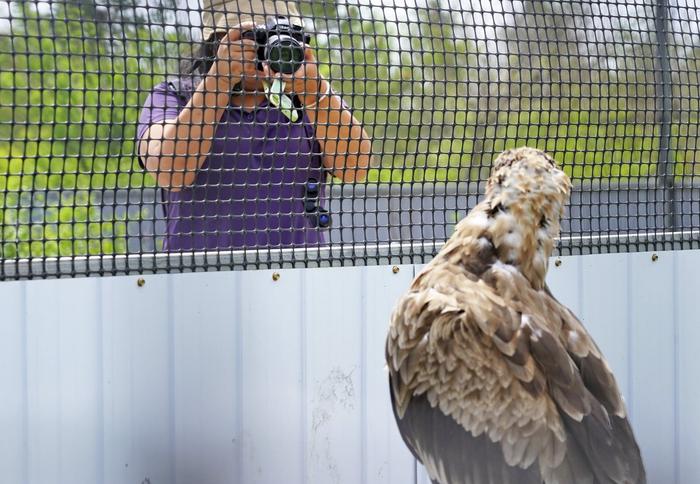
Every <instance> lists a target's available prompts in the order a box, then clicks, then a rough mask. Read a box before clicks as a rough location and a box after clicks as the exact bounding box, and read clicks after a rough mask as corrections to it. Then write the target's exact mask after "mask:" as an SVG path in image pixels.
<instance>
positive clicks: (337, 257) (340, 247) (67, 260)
mask: <svg viewBox="0 0 700 484" xmlns="http://www.w3.org/2000/svg"><path fill="white" fill-rule="evenodd" d="M444 243H445V241H444V240H441V241H413V242H403V243H398V242H397V243H367V244H337V245H328V246H322V247H314V248H295V249H260V250H231V251H201V252H183V253H149V254H132V255H104V256H81V257H53V258H45V259H19V260H9V261H0V280H1V279H12V280H17V279H37V278H58V277H84V276H109V275H122V274H154V273H167V272H206V271H217V270H221V269H224V270H252V269H259V268H261V267H262V268H265V269H268V268H269V269H274V268H305V267H337V266H358V265H381V264H401V263H414V262H418V263H421V262H427V261H428V260H430V259H431V258H432V257H433V256H434V254H436V253H437V252H438V251H439V250H440V248H441V247H442V245H443V244H444ZM612 243H616V244H644V243H655V244H669V247H665V248H668V249H671V248H675V247H674V244H684V243H698V244H700V230H683V231H666V232H651V231H647V232H641V231H640V232H626V233H618V234H600V235H595V234H593V235H585V236H565V237H562V238H561V239H560V240H559V244H558V252H557V253H555V255H557V254H559V253H561V252H562V250H563V249H569V248H575V247H596V246H600V245H606V244H612ZM686 248H687V247H686Z"/></svg>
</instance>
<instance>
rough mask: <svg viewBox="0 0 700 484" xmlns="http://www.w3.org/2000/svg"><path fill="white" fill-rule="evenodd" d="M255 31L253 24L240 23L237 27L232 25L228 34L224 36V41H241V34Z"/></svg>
mask: <svg viewBox="0 0 700 484" xmlns="http://www.w3.org/2000/svg"><path fill="white" fill-rule="evenodd" d="M254 29H255V22H250V21H249V22H242V23H241V24H239V25H234V26H233V27H231V28H230V29H229V30H228V33H227V34H226V37H224V38H225V39H227V40H228V41H229V42H235V41H237V40H241V38H242V37H243V34H244V33H245V32H248V31H251V30H254Z"/></svg>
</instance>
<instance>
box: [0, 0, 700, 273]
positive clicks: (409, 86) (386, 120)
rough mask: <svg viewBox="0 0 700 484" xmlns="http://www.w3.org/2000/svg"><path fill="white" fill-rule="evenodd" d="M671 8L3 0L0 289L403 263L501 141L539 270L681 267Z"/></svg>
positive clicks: (689, 227) (689, 114)
mask: <svg viewBox="0 0 700 484" xmlns="http://www.w3.org/2000/svg"><path fill="white" fill-rule="evenodd" d="M691 5H694V4H692V3H691V2H687V3H686V2H685V1H681V0H677V1H668V0H656V1H652V0H648V1H636V2H629V1H621V0H620V1H616V0H610V1H575V2H572V1H498V0H491V1H481V0H393V1H392V0H390V1H384V2H373V1H371V0H348V1H331V0H328V1H309V2H302V3H299V4H295V3H292V2H284V1H282V2H280V1H278V2H272V1H269V0H268V1H263V0H240V1H235V0H234V1H226V0H49V1H22V2H0V65H1V67H2V72H0V279H15V278H21V277H53V276H73V275H85V274H107V273H117V272H132V271H133V272H144V271H182V270H209V269H219V268H261V267H278V266H284V265H301V266H304V265H307V266H317V265H341V264H368V263H383V262H388V261H403V262H411V261H422V260H425V259H426V258H429V257H431V256H432V255H434V254H435V252H436V251H437V250H438V249H439V247H440V245H441V242H442V241H444V240H445V238H446V237H448V236H449V235H450V234H451V231H452V227H453V225H454V224H455V223H456V221H458V220H459V219H460V218H461V217H463V216H464V215H465V214H466V213H467V212H468V210H469V209H470V208H471V207H473V206H474V205H475V204H476V202H477V200H478V199H479V197H480V195H481V194H482V193H483V188H484V182H485V181H486V179H487V178H488V175H489V170H490V164H491V162H492V160H493V159H494V158H495V157H496V156H497V154H498V153H499V152H501V151H503V150H505V149H508V148H512V147H517V146H521V145H530V146H534V147H537V148H540V149H543V150H546V151H547V152H549V153H550V154H551V155H552V156H554V158H556V159H557V160H558V161H559V163H560V164H561V165H562V166H563V168H564V169H565V171H566V172H567V173H568V174H569V175H570V176H571V177H572V179H573V181H574V192H573V194H572V199H571V204H570V207H569V210H568V214H567V218H566V220H565V221H564V223H563V232H562V236H561V241H560V244H559V248H558V250H559V253H562V254H581V253H596V252H619V251H642V250H664V249H685V248H697V247H698V246H699V245H700V242H698V241H699V240H700V239H699V235H700V162H698V161H697V160H698V150H700V146H698V126H699V124H698V117H699V116H700V114H699V112H698V105H699V93H698V91H699V89H700V76H699V75H698V74H699V72H700V64H699V62H700V61H698V60H697V57H698V55H699V54H700V27H698V21H697V20H698V13H699V11H700V8H699V7H695V6H691ZM275 16H283V17H284V18H274V17H275ZM251 17H253V19H252V21H253V23H252V24H250V25H248V24H246V25H244V27H243V28H238V27H236V26H235V24H237V23H238V22H240V21H244V22H245V21H248V20H250V19H251ZM241 38H243V39H244V40H243V41H241V40H240V39H241ZM227 43H228V44H227ZM226 45H228V48H227V47H226ZM295 49H297V50H295ZM299 55H301V57H299ZM295 56H296V57H295ZM227 57H228V59H229V61H226V58H227ZM302 58H303V59H304V60H302ZM299 61H300V62H299ZM294 62H299V64H294ZM299 65H301V67H299ZM272 67H274V68H276V69H277V71H280V72H275V70H273V69H272ZM298 67H299V68H298ZM297 68H298V69H297ZM285 70H287V71H289V72H293V73H292V74H291V75H286V76H284V77H283V80H282V81H280V82H274V79H276V78H277V77H279V76H281V75H282V74H283V73H284V71H285ZM139 155H141V156H139Z"/></svg>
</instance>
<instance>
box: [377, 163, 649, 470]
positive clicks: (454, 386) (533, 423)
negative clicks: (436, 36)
mask: <svg viewBox="0 0 700 484" xmlns="http://www.w3.org/2000/svg"><path fill="white" fill-rule="evenodd" d="M537 153H539V152H537ZM528 156H536V155H535V154H533V153H529V155H528ZM544 161H545V162H547V163H549V161H548V160H547V159H545V160H544ZM534 165H535V164H533V166H534ZM514 166H515V167H517V166H518V165H513V164H510V165H508V164H504V165H502V167H501V168H500V169H501V170H505V169H508V170H513V169H515V168H514ZM542 166H544V168H542V170H546V169H548V168H547V167H548V165H547V164H544V165H542ZM504 167H505V168H504ZM527 168H528V169H529V168H530V167H527ZM540 168H541V167H540V166H535V168H533V170H532V171H533V172H534V173H535V174H536V176H535V178H537V177H538V176H539V177H540V179H538V180H536V181H535V182H534V183H538V184H540V185H542V184H546V182H547V180H546V179H544V178H543V177H545V176H546V174H542V173H541V171H542V170H541V169H540ZM554 169H556V168H554ZM526 176H527V173H526V174H525V175H522V177H521V178H526ZM492 178H493V177H492ZM508 180H509V179H508V177H507V176H504V177H502V179H501V180H500V183H504V184H507V183H508ZM490 183H491V182H490ZM494 183H496V182H494ZM566 183H568V180H566ZM507 188H508V187H506V188H503V190H502V191H500V192H499V191H498V189H497V187H492V188H491V192H490V195H489V196H487V199H486V200H485V201H484V202H482V203H481V204H480V205H478V206H477V207H475V208H474V210H472V212H471V213H470V214H469V216H467V218H466V219H465V220H463V221H462V222H461V223H460V224H459V225H458V227H457V229H456V231H455V234H454V235H453V236H452V238H451V239H450V240H449V241H448V242H447V243H446V245H445V247H444V248H443V249H442V251H441V252H440V254H438V255H437V256H436V257H435V259H433V261H431V263H430V264H428V265H427V266H426V268H425V269H424V270H423V271H422V272H421V273H420V274H419V275H418V276H417V277H416V279H415V280H414V282H413V284H412V285H411V287H410V290H409V292H408V293H407V294H406V295H405V296H404V297H403V298H401V300H400V301H399V303H398V305H397V307H396V309H395V311H394V313H393V316H392V322H391V329H390V332H389V336H388V339H387V345H386V354H387V362H388V366H389V371H390V380H391V389H392V400H393V403H394V409H395V413H396V417H397V421H398V422H399V428H400V429H401V430H402V435H403V436H404V439H405V440H406V441H407V443H409V447H410V448H411V449H412V451H413V452H414V454H416V456H417V457H418V458H419V459H420V460H421V461H423V462H430V463H431V464H430V466H432V467H433V470H434V471H435V472H436V473H437V474H436V475H432V474H431V477H432V478H433V479H437V480H438V481H439V482H442V483H443V484H459V483H465V484H466V483H474V482H483V483H496V482H501V481H498V480H488V479H486V478H484V477H483V476H484V475H487V474H488V472H493V470H494V469H495V467H494V466H495V465H496V464H498V466H500V467H501V471H502V472H504V473H505V474H508V472H510V471H509V469H512V468H519V469H525V470H526V471H523V472H525V474H523V476H525V475H527V476H530V475H531V473H533V472H536V473H537V476H538V478H539V479H541V480H544V481H545V482H546V483H547V484H552V483H569V482H591V483H598V482H600V483H603V482H614V483H633V482H634V483H635V484H637V483H642V482H644V479H645V478H644V471H643V466H642V464H641V457H640V456H639V449H638V447H637V445H636V442H635V441H634V436H633V434H632V431H631V429H630V426H629V423H628V422H627V419H626V412H625V406H624V403H623V401H622V398H621V396H620V392H619V389H618V387H617V384H616V382H615V378H614V376H613V374H612V372H611V370H610V368H609V366H608V364H607V363H606V361H605V360H604V358H603V356H602V354H601V352H600V350H599V349H598V347H597V346H596V345H595V343H594V342H593V340H592V338H591V337H590V335H589V334H588V333H587V331H586V330H585V328H584V327H583V325H582V324H581V322H580V321H579V320H578V319H577V318H576V317H575V316H574V315H573V313H572V312H571V311H569V310H568V309H567V308H566V307H564V306H563V305H562V304H560V303H559V302H558V301H557V300H556V299H555V298H554V297H553V296H552V294H551V292H550V291H549V289H548V288H547V287H546V285H545V284H544V276H545V274H546V264H547V257H548V255H549V253H551V247H552V244H551V240H549V239H550V238H551V237H550V236H551V233H553V232H556V231H558V216H557V214H556V213H549V212H547V213H545V215H540V214H535V215H532V214H528V213H527V211H528V206H527V203H531V204H532V205H533V206H535V205H536V204H537V203H540V201H538V199H537V198H536V195H532V197H533V198H532V200H529V201H528V202H526V203H525V206H524V207H520V208H517V207H515V206H514V204H513V201H512V200H509V199H508V197H509V196H511V195H512V194H509V192H507ZM511 188H512V187H511ZM516 188H517V187H516ZM545 188H546V187H545ZM558 190H559V189H558V188H557V187H552V188H551V190H550V192H547V193H545V195H546V196H549V197H550V198H553V199H556V197H557V196H558V197H560V198H561V203H560V205H561V206H557V205H556V203H555V204H554V206H553V207H551V210H553V211H554V212H556V211H559V212H561V210H562V208H563V203H564V200H565V199H566V196H567V195H568V187H566V188H565V189H563V188H562V189H561V190H559V191H558ZM545 195H542V196H545ZM516 196H518V195H516ZM527 196H528V197H529V196H530V195H529V194H528V195H527ZM555 201H556V200H555ZM545 202H547V200H546V199H544V200H543V201H542V203H545ZM496 203H498V204H502V206H503V207H506V208H505V210H503V209H498V210H494V209H493V208H492V207H494V205H495V204H496ZM516 208H517V209H516ZM518 210H520V212H518ZM543 210H544V209H543ZM545 217H551V223H552V224H553V225H555V226H554V227H553V228H552V227H546V228H542V227H541V222H540V220H541V219H542V218H545ZM528 220H529V222H528ZM528 223H529V224H530V225H527V224H528ZM523 224H524V225H523ZM536 224H539V226H537V225H536ZM426 402H427V404H429V408H430V409H432V410H431V411H433V412H440V414H442V415H444V416H446V417H449V418H450V419H452V421H454V422H455V423H456V425H457V426H458V427H459V428H461V431H462V432H464V435H465V438H461V437H460V438H457V437H455V435H456V434H455V433H454V429H450V431H449V433H450V435H452V436H453V437H452V438H454V439H456V443H455V445H465V446H467V447H468V448H469V449H472V451H473V449H474V446H475V445H477V444H475V442H476V441H474V440H470V439H477V440H478V441H479V442H481V445H487V444H488V442H491V443H493V445H494V446H495V447H494V448H499V449H500V454H499V456H500V457H499V458H500V459H502V460H500V461H499V462H495V461H494V459H495V458H496V457H497V456H496V454H494V453H493V448H492V447H491V446H490V445H488V447H489V452H488V455H489V457H488V458H489V462H488V466H489V467H488V469H487V470H488V472H487V474H483V475H482V474H479V472H480V471H479V470H478V469H479V468H480V466H482V465H485V464H483V463H480V462H479V460H478V458H476V456H471V457H470V456H469V455H465V456H464V458H463V459H462V460H461V464H459V465H457V464H454V463H452V462H447V461H446V460H445V459H446V458H448V457H446V456H441V455H438V454H440V453H441V452H442V453H445V452H447V449H448V448H449V446H448V447H446V446H445V444H444V443H442V442H438V441H437V440H436V439H438V440H439V436H436V435H435V433H434V430H435V429H434V428H432V427H431V426H432V425H434V424H435V422H438V421H439V422H441V423H440V425H444V422H443V420H441V418H442V417H439V416H430V417H428V415H429V412H428V410H427V409H426V407H425V405H426ZM416 405H417V406H418V407H416ZM417 408H420V410H417ZM403 419H408V420H410V422H408V421H403ZM436 419H437V420H436ZM402 422H403V424H402ZM485 438H486V439H488V441H487V440H485ZM465 439H466V440H465ZM479 439H480V440H479ZM460 442H461V444H460ZM440 449H442V450H440ZM465 450H467V449H465ZM430 466H429V471H430ZM445 469H452V470H451V471H450V472H451V474H450V475H448V476H446V475H445V472H447V471H446V470H445ZM533 469H534V470H533ZM482 470H483V469H482ZM501 471H499V472H501ZM513 472H515V471H513ZM455 473H456V475H455ZM469 475H472V476H474V475H480V476H481V477H480V479H481V480H474V479H471V480H470V479H469V478H467V477H465V476H469ZM571 476H575V477H576V478H577V479H580V480H571ZM445 479H448V480H445ZM514 482H515V481H514ZM523 482H525V481H524V480H523ZM528 482H529V481H528ZM533 482H534V481H533Z"/></svg>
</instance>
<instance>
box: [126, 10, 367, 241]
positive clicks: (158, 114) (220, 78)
mask: <svg viewBox="0 0 700 484" xmlns="http://www.w3.org/2000/svg"><path fill="white" fill-rule="evenodd" d="M203 24H204V39H205V40H204V42H203V44H202V46H201V47H200V49H199V52H198V53H197V54H196V55H195V56H194V57H195V60H194V62H193V63H192V64H191V65H190V66H188V67H187V68H186V69H185V72H183V73H182V75H181V76H180V78H178V79H175V80H170V81H168V82H164V83H162V84H159V85H158V86H156V87H155V88H154V90H153V92H152V93H151V95H150V96H149V97H148V99H147V100H146V102H145V104H144V106H143V109H142V111H141V115H140V119H139V127H138V131H137V137H138V153H139V159H140V162H141V164H142V165H143V167H144V168H145V170H146V171H147V172H148V173H150V174H151V175H152V176H153V177H154V178H155V180H156V182H157V185H158V186H159V187H160V188H162V189H163V190H162V193H163V202H164V207H165V212H166V219H167V220H166V221H167V229H166V237H165V243H164V249H165V250H168V251H184V250H187V251H190V250H208V249H241V248H263V247H265V248H268V247H294V246H312V245H316V244H321V243H323V242H324V237H323V230H324V229H326V228H327V227H328V226H329V225H330V224H331V219H332V214H329V213H328V212H327V211H326V209H325V208H324V207H323V185H324V181H325V178H326V174H327V173H331V174H332V175H333V176H335V177H338V178H339V179H341V180H342V181H344V182H349V183H353V182H361V181H363V180H364V179H365V177H366V173H367V169H368V167H369V163H370V158H371V152H372V146H371V141H370V139H369V137H368V136H367V134H366V132H365V130H364V129H363V128H362V125H361V124H360V123H359V122H358V121H357V119H356V118H355V117H354V116H353V114H352V113H351V111H350V110H349V109H348V107H347V106H346V104H345V103H344V102H343V100H342V98H341V97H340V96H339V95H338V94H336V93H335V92H334V91H333V89H332V87H331V85H330V82H329V81H328V80H326V79H323V78H322V77H321V75H320V74H319V71H318V67H317V62H316V59H315V57H314V54H313V52H312V51H311V50H310V49H309V48H308V45H307V42H308V40H309V37H308V36H307V35H306V34H305V33H304V32H303V23H302V22H301V19H300V18H299V14H298V11H297V9H296V6H295V5H294V3H292V2H286V1H274V2H273V1H271V0H238V1H236V0H233V1H231V0H205V8H204V14H203Z"/></svg>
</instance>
